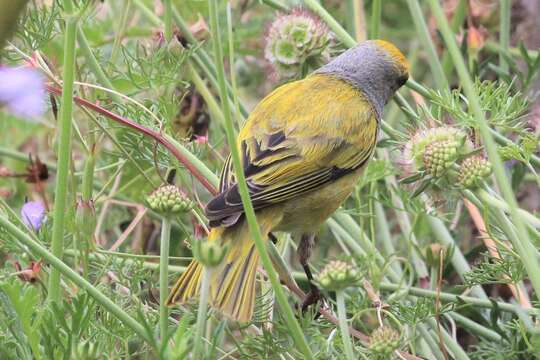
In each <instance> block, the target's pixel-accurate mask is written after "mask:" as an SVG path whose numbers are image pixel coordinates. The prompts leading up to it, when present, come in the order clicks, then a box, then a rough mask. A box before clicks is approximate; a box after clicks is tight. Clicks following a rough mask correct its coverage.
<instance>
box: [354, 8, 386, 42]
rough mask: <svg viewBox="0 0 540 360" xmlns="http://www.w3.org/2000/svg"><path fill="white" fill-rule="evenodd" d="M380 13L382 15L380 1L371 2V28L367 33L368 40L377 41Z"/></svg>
mask: <svg viewBox="0 0 540 360" xmlns="http://www.w3.org/2000/svg"><path fill="white" fill-rule="evenodd" d="M381 13H382V1H381V0H373V1H372V2H371V26H370V28H371V31H370V32H369V38H370V39H378V38H379V36H380V29H381ZM357 40H358V38H357Z"/></svg>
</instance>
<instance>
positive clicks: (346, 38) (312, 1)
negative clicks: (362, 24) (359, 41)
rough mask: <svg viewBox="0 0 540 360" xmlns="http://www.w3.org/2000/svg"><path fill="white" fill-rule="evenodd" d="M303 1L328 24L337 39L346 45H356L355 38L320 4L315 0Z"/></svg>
mask: <svg viewBox="0 0 540 360" xmlns="http://www.w3.org/2000/svg"><path fill="white" fill-rule="evenodd" d="M304 3H305V4H306V6H307V7H308V8H310V9H311V10H312V11H313V12H315V13H316V14H317V15H319V17H320V18H321V19H322V20H323V21H324V22H325V23H327V24H328V26H329V27H330V30H332V31H333V32H334V34H336V36H337V37H338V39H340V40H341V42H343V44H345V46H347V47H353V46H355V45H356V40H354V38H353V37H352V36H351V35H350V34H349V33H348V32H347V31H346V30H345V29H344V28H343V27H342V26H341V25H340V24H339V23H338V22H337V21H336V19H334V18H333V17H332V15H330V14H329V13H328V11H326V9H325V8H323V7H322V5H321V4H320V3H319V2H317V1H316V0H304Z"/></svg>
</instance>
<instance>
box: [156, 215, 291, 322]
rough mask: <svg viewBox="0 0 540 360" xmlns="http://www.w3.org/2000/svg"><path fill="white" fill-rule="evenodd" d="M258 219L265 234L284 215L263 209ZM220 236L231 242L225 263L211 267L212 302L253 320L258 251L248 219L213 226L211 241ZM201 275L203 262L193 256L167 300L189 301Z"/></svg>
mask: <svg viewBox="0 0 540 360" xmlns="http://www.w3.org/2000/svg"><path fill="white" fill-rule="evenodd" d="M257 219H258V221H259V226H260V229H261V233H262V234H265V235H266V234H268V232H269V231H270V230H271V229H272V227H273V226H274V224H276V223H277V222H279V221H280V219H281V218H280V217H279V216H276V212H275V211H264V214H262V213H259V214H257ZM265 238H266V236H265ZM217 240H220V241H222V243H224V244H225V243H228V244H229V251H228V253H227V255H226V256H225V259H224V261H223V263H222V264H221V265H220V266H218V267H217V268H215V269H212V276H211V280H210V300H209V302H210V305H211V306H212V307H214V308H216V309H217V310H219V311H220V312H222V313H223V314H225V315H227V316H228V317H230V318H232V319H234V320H237V321H240V322H247V321H249V320H251V317H252V316H253V310H254V307H255V280H256V273H257V266H258V265H259V253H258V252H257V249H256V248H255V243H254V242H253V241H252V240H251V237H250V234H249V228H248V225H247V223H246V222H245V221H241V223H240V224H238V225H236V226H234V227H233V228H223V227H219V228H215V229H212V231H211V232H210V234H209V236H208V241H217ZM201 277H202V266H201V265H200V264H199V263H198V262H197V261H195V260H193V261H192V262H191V263H190V264H189V266H188V268H187V269H186V271H185V272H184V273H183V274H182V276H180V279H178V281H177V282H176V284H175V285H174V286H173V288H172V289H171V293H170V295H169V299H168V300H167V304H168V305H169V306H170V305H173V304H175V303H186V302H188V301H189V300H190V299H192V298H193V297H196V296H197V295H198V294H199V288H200V281H201Z"/></svg>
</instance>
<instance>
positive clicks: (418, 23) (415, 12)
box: [407, 0, 448, 89]
mask: <svg viewBox="0 0 540 360" xmlns="http://www.w3.org/2000/svg"><path fill="white" fill-rule="evenodd" d="M407 5H408V6H409V11H410V13H411V17H412V19H413V22H414V26H415V27H416V33H417V34H418V36H419V37H420V41H421V42H422V44H423V45H424V48H425V50H426V52H427V56H428V59H429V67H430V68H431V73H432V74H433V77H434V79H435V84H436V85H437V88H439V89H447V88H448V80H446V76H445V75H444V71H443V67H442V65H441V62H440V61H439V55H438V54H437V51H436V50H435V45H434V44H433V40H432V39H431V34H430V33H429V30H428V27H427V24H426V21H425V16H424V13H423V12H422V8H421V7H420V3H419V1H418V0H407Z"/></svg>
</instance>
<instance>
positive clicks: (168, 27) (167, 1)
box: [163, 0, 173, 41]
mask: <svg viewBox="0 0 540 360" xmlns="http://www.w3.org/2000/svg"><path fill="white" fill-rule="evenodd" d="M163 5H164V11H163V22H164V23H165V40H167V41H171V39H172V37H173V26H172V0H163Z"/></svg>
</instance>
